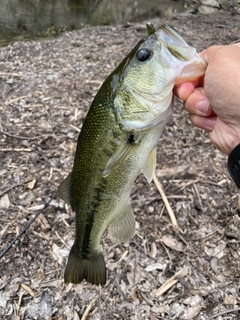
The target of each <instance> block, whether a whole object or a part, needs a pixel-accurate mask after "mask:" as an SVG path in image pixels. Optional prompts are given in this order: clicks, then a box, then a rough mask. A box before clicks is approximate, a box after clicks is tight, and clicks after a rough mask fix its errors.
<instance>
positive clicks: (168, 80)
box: [58, 25, 206, 285]
mask: <svg viewBox="0 0 240 320" xmlns="http://www.w3.org/2000/svg"><path fill="white" fill-rule="evenodd" d="M148 31H149V36H148V37H147V38H146V39H143V40H141V41H140V42H139V43H138V44H137V45H136V46H135V48H134V49H133V50H132V51H131V52H130V54H129V55H128V56H127V57H126V58H125V59H124V60H123V61H122V63H120V65H119V66H118V67H117V68H116V70H114V71H113V72H112V74H111V75H110V76H109V77H108V78H107V79H106V80H105V81H104V83H103V85H102V86H101V88H100V89H99V91H98V93H97V95H96V96H95V98H94V100H93V102H92V104H91V107H90V109H89V111H88V114H87V116H86V119H85V121H84V123H83V126H82V129H81V132H80V134H79V137H78V144H77V149H76V154H75V159H74V165H73V168H72V172H71V173H70V174H69V176H68V177H67V178H66V179H65V180H64V181H63V182H62V184H61V185H60V186H59V189H58V194H59V197H60V198H62V199H63V200H65V201H66V202H68V203H70V204H71V207H72V209H73V210H74V211H75V212H76V232H75V241H74V244H73V246H72V249H71V251H70V254H69V259H68V263H67V266H66V270H65V274H64V279H65V282H73V283H79V282H81V281H82V280H84V279H85V280H86V281H87V282H90V283H92V284H101V285H103V284H105V283H106V266H105V262H104V257H103V254H102V252H101V250H100V240H101V237H102V235H103V233H104V231H105V230H106V228H107V227H109V234H110V236H111V237H112V238H114V239H116V240H117V241H119V242H123V241H127V240H128V239H129V238H130V237H131V236H133V234H134V232H135V218H134V215H133V211H132V209H131V206H130V203H129V197H130V192H131V188H132V185H133V183H134V181H135V179H136V177H137V176H138V175H139V173H140V172H141V170H144V173H145V175H146V178H147V180H148V181H149V182H150V181H151V179H152V177H153V174H154V170H155V166H156V148H155V147H156V145H157V143H158V140H159V138H160V136H161V133H162V131H163V129H164V127H165V125H166V123H167V121H168V119H169V117H170V116H171V113H172V102H173V93H172V89H173V86H174V84H175V83H180V82H181V81H182V82H183V81H187V80H191V79H193V78H194V77H198V76H200V75H203V74H204V71H205V68H206V64H205V62H204V61H203V60H202V59H201V58H200V57H199V56H198V54H197V53H196V50H195V49H194V48H192V47H189V46H188V45H187V44H186V42H185V41H184V40H183V39H182V38H181V37H180V36H179V35H178V34H177V33H176V32H175V31H173V30H172V29H171V28H170V27H168V26H162V27H161V28H160V29H158V30H157V31H155V32H154V30H153V26H152V25H151V27H150V28H148Z"/></svg>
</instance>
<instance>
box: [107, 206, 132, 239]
mask: <svg viewBox="0 0 240 320" xmlns="http://www.w3.org/2000/svg"><path fill="white" fill-rule="evenodd" d="M108 232H109V235H110V237H111V238H113V239H115V240H117V241H118V242H125V241H127V240H128V239H129V238H131V237H132V236H133V235H134V233H135V218H134V214H133V211H132V208H131V206H130V204H128V205H127V206H126V207H125V208H124V209H123V210H122V212H121V213H120V215H119V217H118V218H117V219H116V220H114V221H113V222H112V223H111V224H110V225H109V229H108Z"/></svg>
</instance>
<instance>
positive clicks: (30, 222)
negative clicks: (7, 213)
mask: <svg viewBox="0 0 240 320" xmlns="http://www.w3.org/2000/svg"><path fill="white" fill-rule="evenodd" d="M54 198H55V193H53V194H52V196H51V198H50V200H48V202H46V203H45V205H44V207H43V208H42V209H41V210H40V211H38V212H37V213H36V214H35V216H34V217H33V218H32V219H31V220H30V221H29V222H28V223H27V225H26V226H25V227H24V228H23V230H22V231H21V232H20V233H19V235H18V236H17V237H15V238H14V239H13V241H12V242H11V243H10V244H9V245H8V246H7V247H6V248H5V249H4V250H3V251H2V252H1V253H0V259H1V258H2V257H3V256H4V255H5V254H6V253H7V252H8V250H9V249H10V248H11V247H12V246H13V245H14V243H15V242H16V241H17V240H18V239H19V238H20V237H21V236H22V235H23V234H24V232H25V231H26V230H27V229H28V228H29V227H30V225H31V224H32V223H33V222H34V221H35V220H36V219H37V217H38V216H39V215H40V214H41V213H42V212H43V211H44V210H45V209H46V208H47V207H48V206H49V205H50V203H51V201H52V200H53V199H54Z"/></svg>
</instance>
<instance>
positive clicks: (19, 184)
mask: <svg viewBox="0 0 240 320" xmlns="http://www.w3.org/2000/svg"><path fill="white" fill-rule="evenodd" d="M30 181H32V179H29V180H26V181H25V182H22V183H17V184H15V185H13V186H11V187H9V188H7V189H5V190H3V192H2V193H0V198H1V196H3V195H4V194H5V193H7V192H8V191H10V190H12V189H14V188H16V187H19V186H24V185H25V184H27V183H28V182H30Z"/></svg>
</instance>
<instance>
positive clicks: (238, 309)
mask: <svg viewBox="0 0 240 320" xmlns="http://www.w3.org/2000/svg"><path fill="white" fill-rule="evenodd" d="M236 311H240V308H235V309H229V310H226V311H223V312H220V313H217V314H215V315H214V316H212V317H211V318H210V320H211V319H214V318H216V317H218V316H222V315H224V314H227V313H231V312H236Z"/></svg>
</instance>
